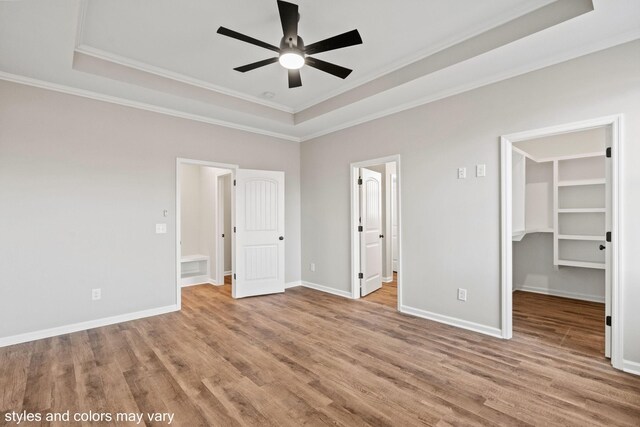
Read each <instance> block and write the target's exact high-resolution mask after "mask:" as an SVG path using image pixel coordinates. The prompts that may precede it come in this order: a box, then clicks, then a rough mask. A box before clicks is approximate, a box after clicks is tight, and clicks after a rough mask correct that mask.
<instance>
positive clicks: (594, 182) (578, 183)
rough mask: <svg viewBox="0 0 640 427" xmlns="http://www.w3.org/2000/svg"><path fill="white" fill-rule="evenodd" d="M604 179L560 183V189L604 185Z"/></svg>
mask: <svg viewBox="0 0 640 427" xmlns="http://www.w3.org/2000/svg"><path fill="white" fill-rule="evenodd" d="M605 183H606V181H605V180H604V178H602V179H600V178H597V179H576V180H571V181H558V187H577V186H582V185H604V184H605Z"/></svg>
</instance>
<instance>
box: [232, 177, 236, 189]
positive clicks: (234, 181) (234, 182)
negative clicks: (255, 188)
mask: <svg viewBox="0 0 640 427" xmlns="http://www.w3.org/2000/svg"><path fill="white" fill-rule="evenodd" d="M233 186H234V187H235V186H236V180H235V179H234V180H233Z"/></svg>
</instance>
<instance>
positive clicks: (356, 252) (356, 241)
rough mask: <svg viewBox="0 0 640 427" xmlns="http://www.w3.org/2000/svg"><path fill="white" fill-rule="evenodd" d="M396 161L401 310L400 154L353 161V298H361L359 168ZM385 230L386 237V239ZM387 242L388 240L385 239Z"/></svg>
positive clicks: (398, 306) (351, 186) (398, 307)
mask: <svg viewBox="0 0 640 427" xmlns="http://www.w3.org/2000/svg"><path fill="white" fill-rule="evenodd" d="M389 162H395V164H396V183H397V192H398V206H397V215H398V301H397V304H398V305H397V309H398V311H400V307H401V305H402V304H401V302H402V264H403V257H402V191H401V188H402V185H401V167H400V155H399V154H395V155H392V156H387V157H380V158H377V159H371V160H364V161H361V162H354V163H351V164H350V166H349V169H350V171H351V174H350V176H351V185H350V188H351V298H352V299H359V298H360V279H359V278H358V273H360V233H359V232H358V224H359V221H358V218H359V217H360V189H359V188H358V176H359V173H358V170H359V169H360V168H366V167H367V166H375V165H379V164H383V163H389ZM386 238H387V237H386V230H385V239H386ZM385 244H386V241H385Z"/></svg>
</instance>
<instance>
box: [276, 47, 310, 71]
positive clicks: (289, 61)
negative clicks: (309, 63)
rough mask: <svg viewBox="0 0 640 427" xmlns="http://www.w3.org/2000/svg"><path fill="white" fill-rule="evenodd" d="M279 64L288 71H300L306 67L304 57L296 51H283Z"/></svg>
mask: <svg viewBox="0 0 640 427" xmlns="http://www.w3.org/2000/svg"><path fill="white" fill-rule="evenodd" d="M278 62H280V65H282V66H283V67H284V68H286V69H287V70H299V69H300V68H302V67H303V66H304V56H303V55H302V54H301V53H300V52H297V51H295V50H289V51H283V52H282V53H281V54H280V57H279V58H278Z"/></svg>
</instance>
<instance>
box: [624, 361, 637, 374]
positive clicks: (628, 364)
mask: <svg viewBox="0 0 640 427" xmlns="http://www.w3.org/2000/svg"><path fill="white" fill-rule="evenodd" d="M622 370H623V371H625V372H627V373H629V374H634V375H640V363H638V362H632V361H630V360H622Z"/></svg>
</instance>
